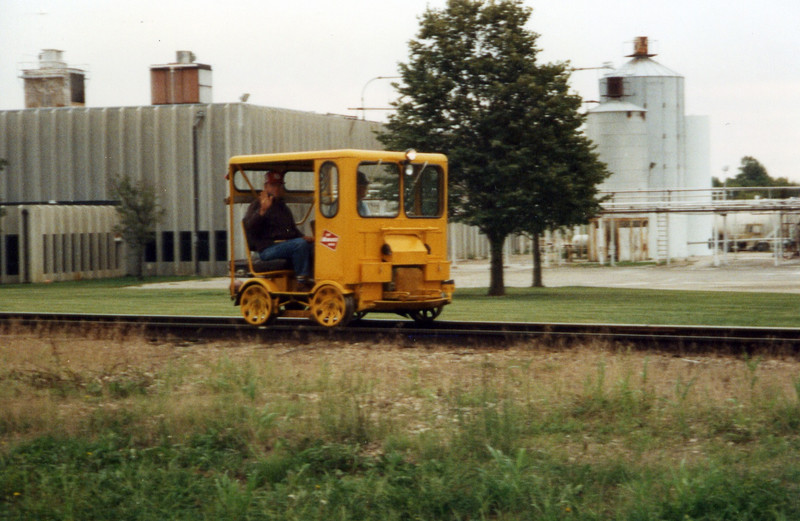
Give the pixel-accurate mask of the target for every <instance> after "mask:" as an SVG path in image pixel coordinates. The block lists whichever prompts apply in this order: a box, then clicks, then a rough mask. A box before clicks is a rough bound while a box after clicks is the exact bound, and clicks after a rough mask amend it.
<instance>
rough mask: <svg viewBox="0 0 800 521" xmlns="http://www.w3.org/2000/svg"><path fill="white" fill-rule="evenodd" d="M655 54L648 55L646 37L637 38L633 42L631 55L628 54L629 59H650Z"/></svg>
mask: <svg viewBox="0 0 800 521" xmlns="http://www.w3.org/2000/svg"><path fill="white" fill-rule="evenodd" d="M651 56H655V54H650V52H649V50H648V43H647V36H637V37H636V38H635V39H634V40H633V54H629V55H628V57H629V58H650V57H651Z"/></svg>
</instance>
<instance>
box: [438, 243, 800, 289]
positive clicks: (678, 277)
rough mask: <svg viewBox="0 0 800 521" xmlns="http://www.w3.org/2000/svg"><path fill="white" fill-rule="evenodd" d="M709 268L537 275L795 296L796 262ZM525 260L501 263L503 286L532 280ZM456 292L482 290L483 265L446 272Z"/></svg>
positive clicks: (762, 257)
mask: <svg viewBox="0 0 800 521" xmlns="http://www.w3.org/2000/svg"><path fill="white" fill-rule="evenodd" d="M719 260H720V265H719V266H715V265H714V262H713V258H711V257H704V258H696V259H691V260H689V261H680V262H673V263H671V264H669V265H661V266H655V265H640V266H617V267H608V266H605V267H599V266H593V265H580V264H576V265H569V264H563V265H561V266H552V267H548V268H545V269H544V270H543V274H542V279H543V282H544V285H545V286H548V287H558V286H595V287H614V288H652V289H690V290H714V291H766V292H788V293H800V261H797V260H791V261H784V260H781V262H780V264H779V265H778V266H775V259H774V258H773V257H772V256H770V255H769V254H764V253H761V254H749V253H739V254H736V255H735V256H734V255H733V254H729V255H728V259H727V263H726V264H723V263H722V261H723V259H722V257H720V259H719ZM532 271H533V270H532V265H531V263H530V261H529V260H527V259H525V260H523V259H511V262H510V263H507V264H506V269H505V275H504V278H505V284H506V286H507V287H526V286H530V285H531V281H532V280H533V273H532ZM451 274H452V275H453V279H454V280H455V281H456V287H461V288H467V287H487V286H488V285H489V271H488V264H486V263H485V262H464V263H457V264H456V265H455V266H454V267H453V268H452V270H451Z"/></svg>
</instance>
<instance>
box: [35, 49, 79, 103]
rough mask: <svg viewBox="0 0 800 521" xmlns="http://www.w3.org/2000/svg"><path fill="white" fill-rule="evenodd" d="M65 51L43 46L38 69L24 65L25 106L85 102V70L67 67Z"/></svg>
mask: <svg viewBox="0 0 800 521" xmlns="http://www.w3.org/2000/svg"><path fill="white" fill-rule="evenodd" d="M63 54H64V51H59V50H57V49H44V50H43V51H42V52H41V53H40V54H39V68H38V69H24V70H23V71H22V79H23V81H24V83H25V108H28V109H32V108H39V107H83V106H84V105H85V104H86V90H85V87H84V81H85V77H86V71H83V70H81V69H75V68H71V67H67V64H66V63H65V62H64V60H63Z"/></svg>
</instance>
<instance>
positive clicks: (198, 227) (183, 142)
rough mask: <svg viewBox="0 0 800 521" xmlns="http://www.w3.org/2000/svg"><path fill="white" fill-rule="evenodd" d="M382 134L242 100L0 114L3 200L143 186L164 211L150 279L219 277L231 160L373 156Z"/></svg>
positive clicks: (105, 194)
mask: <svg viewBox="0 0 800 521" xmlns="http://www.w3.org/2000/svg"><path fill="white" fill-rule="evenodd" d="M379 128H380V125H379V124H378V123H375V122H367V121H360V120H355V119H350V118H344V117H341V116H327V115H320V114H312V113H306V112H299V111H291V110H285V109H276V108H269V107H258V106H254V105H248V104H242V103H231V104H195V105H164V106H142V107H114V108H84V107H72V108H42V109H27V110H15V111H0V158H5V159H7V160H8V165H7V166H6V169H5V171H4V172H3V173H1V174H0V202H2V201H5V202H16V203H41V202H47V201H58V202H68V203H69V202H86V201H93V202H98V201H109V200H111V199H112V194H111V183H112V180H113V179H114V178H115V177H117V176H120V175H122V174H128V175H130V176H131V177H132V178H134V179H143V180H147V181H148V182H150V183H152V185H153V186H154V187H155V189H156V190H157V193H158V195H159V202H160V204H161V205H162V206H163V207H164V208H165V209H166V215H165V218H164V220H163V222H162V224H161V226H160V227H159V229H158V230H157V233H156V236H157V240H156V243H155V244H154V245H153V247H152V248H149V249H148V251H147V260H148V263H147V265H146V271H147V273H149V274H159V275H171V274H191V273H194V272H195V270H199V272H200V273H201V274H205V275H212V274H220V273H224V272H225V271H226V262H225V261H226V259H227V219H226V213H225V206H224V204H223V199H224V197H225V195H226V185H225V183H224V182H223V175H224V173H225V170H226V166H227V161H228V158H230V156H232V155H236V154H250V153H269V152H279V151H281V152H287V151H297V150H319V149H331V148H366V149H380V148H382V145H381V144H380V143H379V142H378V141H377V140H376V139H375V134H374V132H375V131H376V130H378V129H379ZM195 142H196V149H195ZM195 153H196V155H195ZM195 157H196V158H197V161H196V163H195V161H194V158H195ZM195 180H196V186H195ZM195 193H196V194H197V205H196V207H197V210H198V211H197V213H196V214H195V199H194V194H195ZM3 230H4V227H2V226H0V234H5V232H4V231H3ZM44 233H47V232H44ZM2 246H3V242H2V241H0V247H2Z"/></svg>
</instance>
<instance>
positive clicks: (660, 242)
mask: <svg viewBox="0 0 800 521" xmlns="http://www.w3.org/2000/svg"><path fill="white" fill-rule="evenodd" d="M656 262H658V263H661V262H666V263H667V264H669V214H668V213H666V212H662V213H658V214H656Z"/></svg>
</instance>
